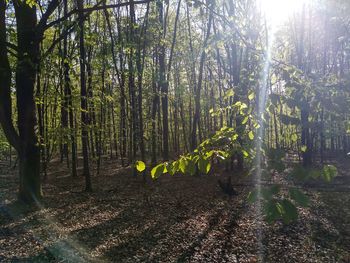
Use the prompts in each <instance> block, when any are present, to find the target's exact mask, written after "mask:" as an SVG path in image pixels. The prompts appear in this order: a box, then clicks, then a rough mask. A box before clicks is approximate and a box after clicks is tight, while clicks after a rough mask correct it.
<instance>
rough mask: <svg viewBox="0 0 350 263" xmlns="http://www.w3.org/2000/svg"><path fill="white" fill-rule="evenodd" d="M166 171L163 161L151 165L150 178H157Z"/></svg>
mask: <svg viewBox="0 0 350 263" xmlns="http://www.w3.org/2000/svg"><path fill="white" fill-rule="evenodd" d="M166 171H167V169H166V167H165V164H164V163H161V164H158V165H157V166H155V167H153V169H152V171H151V176H152V179H157V178H158V177H159V176H161V175H162V174H163V173H166Z"/></svg>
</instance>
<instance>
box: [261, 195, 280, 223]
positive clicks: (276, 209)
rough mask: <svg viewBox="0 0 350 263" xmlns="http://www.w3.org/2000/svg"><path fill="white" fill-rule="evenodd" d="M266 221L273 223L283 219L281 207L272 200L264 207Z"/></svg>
mask: <svg viewBox="0 0 350 263" xmlns="http://www.w3.org/2000/svg"><path fill="white" fill-rule="evenodd" d="M264 213H265V219H266V221H267V222H268V223H272V222H274V221H276V220H277V219H279V218H280V217H281V206H280V204H279V203H277V202H276V201H275V200H270V201H268V202H266V203H265V205H264Z"/></svg>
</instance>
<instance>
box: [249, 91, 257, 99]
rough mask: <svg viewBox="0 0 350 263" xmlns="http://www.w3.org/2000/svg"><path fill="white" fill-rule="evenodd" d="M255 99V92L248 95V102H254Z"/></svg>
mask: <svg viewBox="0 0 350 263" xmlns="http://www.w3.org/2000/svg"><path fill="white" fill-rule="evenodd" d="M254 98H255V93H254V91H251V92H250V93H249V95H248V100H252V99H254Z"/></svg>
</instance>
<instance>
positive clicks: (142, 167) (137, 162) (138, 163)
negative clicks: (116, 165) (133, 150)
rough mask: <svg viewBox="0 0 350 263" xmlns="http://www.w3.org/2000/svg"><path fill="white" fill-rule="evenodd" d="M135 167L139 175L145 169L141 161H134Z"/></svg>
mask: <svg viewBox="0 0 350 263" xmlns="http://www.w3.org/2000/svg"><path fill="white" fill-rule="evenodd" d="M135 167H136V170H137V171H139V172H140V173H141V172H143V171H144V170H145V169H146V164H145V163H144V162H143V161H136V163H135Z"/></svg>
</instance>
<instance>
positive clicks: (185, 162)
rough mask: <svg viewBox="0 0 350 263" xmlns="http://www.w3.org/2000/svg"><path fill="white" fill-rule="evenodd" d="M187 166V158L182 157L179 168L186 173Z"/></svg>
mask: <svg viewBox="0 0 350 263" xmlns="http://www.w3.org/2000/svg"><path fill="white" fill-rule="evenodd" d="M186 166H187V160H186V158H184V157H182V158H181V159H180V162H179V168H180V171H181V172H182V173H183V174H185V172H186Z"/></svg>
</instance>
